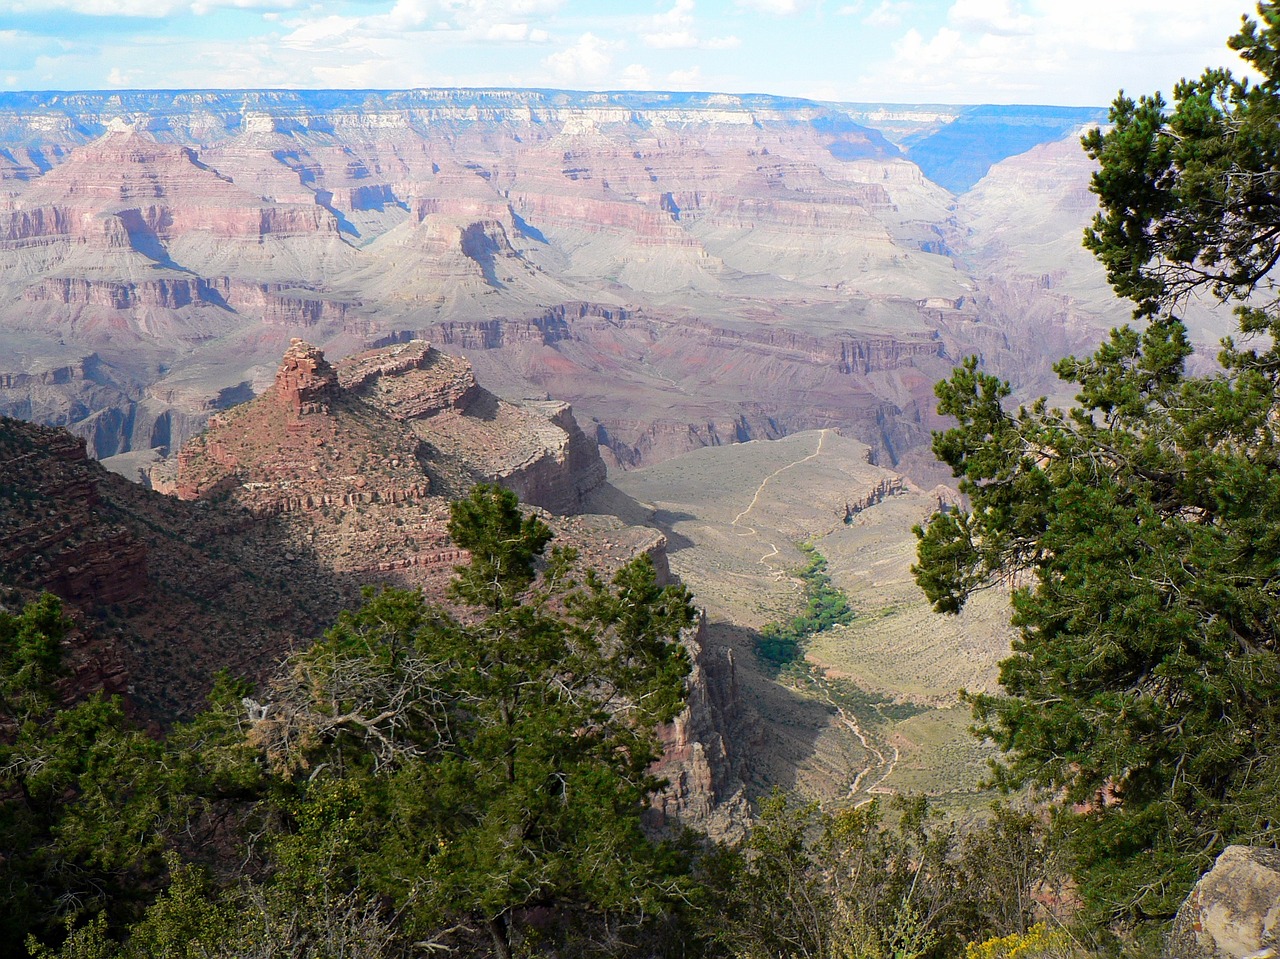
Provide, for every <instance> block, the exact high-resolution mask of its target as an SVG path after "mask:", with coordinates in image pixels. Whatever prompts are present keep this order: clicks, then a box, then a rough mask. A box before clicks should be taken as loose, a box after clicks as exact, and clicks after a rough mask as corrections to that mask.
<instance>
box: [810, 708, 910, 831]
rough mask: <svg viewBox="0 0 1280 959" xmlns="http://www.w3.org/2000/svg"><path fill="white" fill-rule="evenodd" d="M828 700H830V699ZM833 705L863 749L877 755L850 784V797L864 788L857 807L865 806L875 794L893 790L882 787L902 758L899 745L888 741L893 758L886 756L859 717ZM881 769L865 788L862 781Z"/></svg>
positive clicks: (888, 747) (841, 720) (887, 746)
mask: <svg viewBox="0 0 1280 959" xmlns="http://www.w3.org/2000/svg"><path fill="white" fill-rule="evenodd" d="M828 701H829V702H830V700H828ZM831 705H832V706H835V708H836V711H837V712H838V713H839V714H840V722H842V723H843V724H844V725H845V728H846V729H848V730H849V731H850V732H851V733H853V735H854V736H856V737H857V738H858V742H860V743H862V748H863V749H865V750H866V751H867V752H868V753H870V754H871V755H872V756H874V757H875V762H872V763H868V764H867V765H866V766H864V767H863V768H862V769H860V770H859V771H858V775H856V776H854V777H853V782H852V783H850V784H849V792H848V794H847V796H848V798H849V799H852V798H853V797H854V796H855V795H857V793H858V790H859V789H862V792H863V795H864V796H865V797H866V798H865V799H863V800H861V801H860V802H858V803H857V804H856V806H855V808H856V807H857V806H863V805H866V804H867V803H869V802H871V800H872V799H873V798H874V796H873V794H875V793H885V792H891V790H889V789H881V788H880V787H881V786H882V785H883V784H884V782H885V780H886V779H888V778H889V777H890V776H892V775H893V771H894V769H896V768H897V766H898V759H899V758H901V754H900V753H899V752H898V747H897V746H894V745H892V744H889V743H886V744H885V748H886V749H889V750H891V751H892V753H893V758H891V759H890V758H888V757H886V756H885V753H884V751H883V750H881V749H880V748H879V747H878V746H876V745H875V744H874V743H873V742H872V741H871V740H870V739H869V738H867V734H866V733H864V732H863V731H862V727H861V726H860V725H859V724H858V718H857V717H856V716H851V715H850V714H849V713H848V712H846V711H845V708H844V707H843V706H838V705H836V704H835V703H834V702H832V703H831ZM880 770H882V772H881V775H880V778H879V779H877V780H876V781H875V782H873V783H871V784H870V785H869V786H867V787H866V788H865V789H863V787H862V781H863V780H864V779H866V778H867V777H868V776H870V775H872V774H873V773H875V772H877V771H880Z"/></svg>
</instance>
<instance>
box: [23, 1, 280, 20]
mask: <svg viewBox="0 0 1280 959" xmlns="http://www.w3.org/2000/svg"><path fill="white" fill-rule="evenodd" d="M304 2H305V0H12V2H10V3H9V4H8V9H9V12H10V13H17V14H41V13H78V14H81V15H84V16H89V17H147V18H153V19H154V18H160V17H171V16H176V15H179V14H183V13H192V14H196V15H199V16H203V15H205V14H208V13H212V12H213V11H215V10H219V9H239V10H264V11H267V10H291V9H295V8H297V7H301V6H302V5H303V3H304Z"/></svg>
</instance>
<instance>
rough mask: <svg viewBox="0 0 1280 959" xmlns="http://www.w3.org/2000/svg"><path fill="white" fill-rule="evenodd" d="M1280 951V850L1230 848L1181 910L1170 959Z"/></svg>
mask: <svg viewBox="0 0 1280 959" xmlns="http://www.w3.org/2000/svg"><path fill="white" fill-rule="evenodd" d="M1277 948H1280V850H1277V849H1263V848H1258V847H1253V846H1228V847H1227V848H1226V849H1224V850H1223V851H1222V854H1221V855H1220V856H1218V859H1217V861H1216V862H1215V863H1214V864H1213V868H1212V869H1211V870H1209V872H1207V873H1205V874H1204V876H1202V877H1201V879H1200V881H1199V882H1198V883H1196V886H1195V888H1194V889H1193V890H1192V891H1191V895H1190V896H1188V897H1187V900H1186V902H1184V903H1183V904H1182V907H1181V908H1180V909H1179V910H1178V915H1177V918H1175V919H1174V923H1173V929H1172V931H1171V932H1170V933H1169V937H1168V939H1167V941H1166V942H1165V948H1164V953H1163V955H1164V957H1165V959H1246V957H1256V959H1261V957H1271V956H1274V955H1275V954H1276V950H1277Z"/></svg>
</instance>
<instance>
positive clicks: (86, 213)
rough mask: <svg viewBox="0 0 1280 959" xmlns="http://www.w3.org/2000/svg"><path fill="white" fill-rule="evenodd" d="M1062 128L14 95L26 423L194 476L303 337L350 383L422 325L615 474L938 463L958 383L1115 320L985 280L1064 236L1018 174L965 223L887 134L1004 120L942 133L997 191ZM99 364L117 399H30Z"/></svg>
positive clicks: (352, 102)
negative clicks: (1013, 142)
mask: <svg viewBox="0 0 1280 959" xmlns="http://www.w3.org/2000/svg"><path fill="white" fill-rule="evenodd" d="M1051 114H1052V115H1050V114H1047V113H1044V111H1040V112H1039V113H1037V112H1036V111H1034V110H1031V109H1030V108H1028V112H1027V116H1021V115H1012V114H1009V113H1008V111H1005V112H1000V111H996V113H994V114H993V113H991V112H990V111H988V112H987V113H981V114H980V113H977V112H974V111H973V110H968V109H966V110H960V109H954V110H947V109H944V108H936V107H935V108H929V109H926V110H918V111H911V110H903V109H897V108H895V109H894V110H887V109H885V108H880V107H867V106H863V107H858V108H855V107H852V106H849V107H838V106H832V105H821V104H816V103H810V102H806V101H799V100H784V99H778V98H772V97H765V96H723V95H713V94H631V93H609V94H574V93H563V92H560V93H554V92H553V93H547V92H535V91H512V90H420V91H411V92H391V93H381V94H369V93H367V92H362V93H359V94H356V93H346V92H341V91H329V92H317V93H303V92H286V91H265V92H264V91H239V92H207V91H202V92H199V93H182V92H179V93H177V94H165V95H164V96H159V95H156V94H152V93H147V92H126V93H119V94H113V95H111V96H110V97H108V96H107V95H103V94H59V95H57V96H54V95H42V94H4V95H0V157H3V158H5V160H4V162H3V164H0V384H4V383H9V384H10V385H8V386H4V385H0V413H9V414H12V415H18V416H23V417H27V418H31V419H35V420H38V421H40V422H44V423H49V424H56V425H65V426H68V427H69V428H71V429H72V430H73V431H75V432H76V433H77V434H78V435H81V436H84V437H85V439H86V440H87V441H88V443H89V448H90V452H91V454H92V455H95V456H98V457H102V458H110V457H112V456H115V455H118V454H123V453H126V452H130V451H140V450H147V449H151V448H160V450H161V453H172V452H175V451H176V450H178V449H179V448H180V447H181V446H182V444H183V443H185V442H186V441H187V440H188V439H189V438H190V437H191V436H192V435H194V433H195V432H197V431H198V430H199V428H200V427H201V426H202V425H203V424H204V422H205V421H206V420H207V419H208V418H209V417H210V416H212V415H213V414H215V413H217V412H219V411H220V410H223V409H225V408H226V407H227V406H229V405H230V403H231V402H232V401H233V400H234V401H239V400H241V399H244V398H246V396H247V395H249V394H254V393H257V392H260V391H262V390H264V389H267V388H268V387H269V386H270V385H271V379H270V376H271V370H272V369H273V368H274V365H275V363H276V361H277V360H278V359H279V356H280V354H281V353H282V352H283V351H284V350H285V349H286V348H287V346H288V343H289V340H290V339H291V338H292V337H294V336H305V337H306V339H307V340H308V342H311V343H314V344H316V345H317V346H318V347H320V348H322V349H324V350H325V352H326V354H327V355H328V356H329V357H330V359H331V360H336V359H337V358H340V357H342V356H344V355H346V354H348V353H353V352H359V351H361V350H364V349H367V348H368V347H370V346H372V345H374V344H376V343H380V342H390V341H392V340H396V339H403V338H404V337H403V334H404V332H405V331H412V334H413V335H416V336H419V337H421V338H424V339H428V340H430V341H431V342H433V343H434V344H436V345H437V347H439V348H440V349H442V350H445V351H447V352H452V353H465V354H467V355H468V356H469V358H470V360H471V362H472V363H473V365H474V367H475V369H476V370H477V372H478V373H479V375H480V376H481V377H482V379H484V381H485V382H486V383H488V384H489V386H490V387H491V388H492V389H494V390H496V391H497V392H499V393H500V394H502V395H513V396H538V395H541V396H548V397H550V398H553V399H555V400H557V401H560V402H571V403H572V404H573V405H574V408H575V409H576V410H577V411H578V415H579V418H580V420H581V422H583V423H584V424H586V423H590V424H591V425H590V427H589V428H588V429H587V441H588V442H596V443H599V444H600V445H601V446H602V447H603V448H604V453H605V456H606V458H607V460H608V461H609V462H610V464H611V465H613V466H616V467H621V468H630V467H632V466H636V465H640V464H643V463H646V462H653V461H655V460H659V459H662V458H664V457H668V456H671V455H675V454H677V453H681V452H684V451H687V450H689V449H692V448H696V447H698V446H704V445H715V444H721V443H732V442H739V441H742V440H746V439H753V438H774V437H778V436H782V435H786V434H788V433H792V432H795V431H798V430H803V429H813V428H827V427H841V428H844V429H846V430H848V431H849V432H850V433H851V434H852V435H857V436H858V437H859V438H861V439H862V440H864V441H865V442H867V443H868V444H869V445H870V446H871V447H872V448H873V451H874V455H875V456H876V457H877V458H878V459H879V460H880V461H882V462H885V463H897V462H904V463H907V464H908V465H912V464H914V463H915V460H913V459H912V457H913V456H916V457H917V458H920V456H922V455H923V454H921V453H920V451H921V450H922V449H923V448H924V447H926V446H927V443H928V438H929V432H930V429H931V427H933V426H934V425H936V424H934V423H933V422H931V421H930V417H931V413H930V411H931V410H932V407H933V403H934V400H933V396H932V392H931V390H932V383H933V382H934V381H935V380H936V379H937V378H939V377H940V376H942V375H944V374H945V373H946V372H947V371H948V370H949V369H950V368H951V367H952V366H953V365H954V364H955V363H956V362H957V361H958V360H959V358H961V357H962V356H965V355H968V354H970V353H981V354H982V355H983V357H984V360H985V362H986V364H987V367H988V369H990V370H991V371H993V372H996V373H998V374H1000V375H1004V376H1008V377H1009V378H1011V379H1012V380H1013V381H1014V383H1015V385H1016V386H1018V387H1019V388H1021V389H1023V390H1025V391H1028V392H1034V391H1036V390H1038V389H1041V388H1042V387H1043V385H1044V384H1046V383H1048V384H1052V382H1053V377H1052V373H1051V371H1050V361H1051V360H1052V359H1053V358H1056V356H1057V355H1059V354H1061V353H1064V352H1070V351H1072V350H1078V349H1080V348H1082V347H1084V346H1086V345H1088V344H1089V343H1091V342H1092V341H1093V340H1094V339H1096V337H1097V335H1098V333H1099V332H1100V330H1101V329H1105V327H1107V326H1109V325H1111V320H1112V319H1113V316H1112V313H1111V307H1110V306H1109V305H1108V303H1107V302H1104V301H1103V299H1102V298H1101V297H1098V296H1095V295H1091V294H1090V293H1089V289H1088V288H1087V286H1088V284H1085V286H1083V287H1082V286H1081V284H1079V283H1076V282H1075V281H1074V279H1073V278H1071V277H1067V278H1066V279H1064V278H1062V277H1057V278H1056V279H1055V278H1054V277H1051V278H1050V279H1051V282H1050V285H1049V286H1045V285H1043V284H1041V283H1040V282H1039V280H1040V277H1041V276H1042V275H1047V274H1048V273H1050V272H1053V271H1047V270H1046V269H1045V268H1044V267H1043V266H1042V264H1040V263H1039V262H1037V263H1035V264H1034V267H1035V269H1034V271H1033V272H1032V275H1031V278H1030V279H1025V280H1024V277H1023V274H1024V273H1027V272H1028V271H1027V270H1024V269H1023V268H1022V267H1021V266H1020V265H1019V264H1018V263H1017V262H1012V263H1007V262H1002V263H1001V264H1000V267H999V269H998V271H992V270H990V269H988V264H989V263H992V262H994V261H993V260H992V257H993V256H994V255H995V254H994V253H992V252H991V251H992V249H993V248H994V246H995V245H998V243H999V242H1000V241H1001V238H1000V237H999V236H994V237H993V236H992V231H991V230H990V229H988V228H987V227H988V221H989V219H990V216H989V213H990V210H991V209H997V210H998V211H1001V215H1002V216H1004V217H1005V218H1006V219H1008V218H1009V217H1010V216H1012V217H1014V218H1015V219H1021V220H1025V221H1026V222H1028V223H1032V224H1034V225H1035V227H1036V228H1037V229H1041V228H1043V222H1042V220H1041V218H1038V217H1028V216H1026V213H1025V204H1024V206H1023V207H1019V208H1017V209H1015V210H1014V212H1013V213H1011V214H1010V213H1009V212H1008V211H1007V210H1006V209H1005V207H1004V206H1001V204H1002V203H1005V199H1002V198H1001V197H999V196H995V193H997V192H998V191H993V190H991V189H990V187H991V185H992V184H991V183H988V184H987V186H986V187H985V188H984V189H983V190H981V191H977V194H976V198H975V202H970V203H964V204H961V205H959V206H957V205H956V204H955V203H954V202H953V201H954V199H955V198H954V197H952V196H951V195H950V194H949V193H947V192H946V191H945V190H944V189H942V188H941V187H939V186H937V185H936V184H935V183H931V182H930V181H929V180H928V179H927V178H926V177H925V176H924V175H923V174H922V173H921V170H920V169H919V168H918V167H916V166H915V165H913V164H912V163H911V162H910V160H909V159H907V158H904V156H903V152H902V150H900V149H899V148H898V147H895V146H894V145H893V144H891V143H890V142H889V141H888V140H887V139H885V137H884V136H883V135H882V134H881V133H878V132H876V130H875V129H873V128H872V127H871V126H869V125H868V124H880V125H881V126H882V127H883V129H885V130H888V131H890V132H892V133H893V134H894V135H895V136H897V135H902V134H907V133H909V134H910V135H911V136H912V137H914V138H915V139H916V140H918V141H919V142H921V143H924V142H925V141H927V140H930V139H931V138H932V137H933V136H934V135H935V134H936V135H937V136H942V137H943V139H944V140H945V139H946V138H945V132H946V130H947V129H952V132H955V131H956V130H960V129H962V128H963V129H980V130H981V131H982V138H981V142H977V141H974V142H970V141H968V140H965V139H963V138H960V139H956V138H955V137H952V139H951V140H949V141H947V142H951V143H953V144H959V145H960V146H959V147H958V148H963V149H964V150H967V151H968V153H969V154H972V156H969V157H968V159H964V162H963V163H962V164H961V165H962V166H963V167H964V169H966V170H968V171H970V172H971V173H972V172H978V171H985V170H986V169H987V168H988V167H989V166H990V163H991V161H992V160H994V159H998V158H1000V157H1002V156H1004V155H1005V154H1004V153H1003V152H1002V150H1004V147H1003V146H1002V145H1001V144H1002V143H1004V142H1005V141H1006V140H1007V137H1004V135H1003V134H1002V133H1001V132H1000V131H1004V133H1009V134H1010V135H1012V134H1015V133H1016V134H1017V135H1019V136H1022V135H1029V137H1030V141H1028V142H1027V143H1026V144H1025V146H1032V145H1034V142H1042V141H1044V140H1052V139H1054V138H1055V137H1057V136H1058V135H1059V134H1060V133H1062V132H1063V124H1064V123H1067V122H1068V121H1071V122H1073V123H1075V122H1080V121H1081V120H1083V119H1085V118H1086V117H1087V116H1088V115H1089V114H1088V113H1087V111H1086V112H1081V111H1070V110H1067V111H1061V110H1059V111H1056V112H1051ZM951 121H954V122H955V123H958V124H960V125H961V126H959V127H954V128H949V127H948V124H949V123H950V122H951ZM1024 121H1025V122H1024ZM1002 137H1003V139H1002ZM1032 141H1034V142H1032ZM927 152H928V151H927V150H926V151H924V153H922V154H921V156H924V155H925V154H926V153H927ZM935 152H936V151H935ZM1077 152H1078V151H1077ZM944 165H945V164H944ZM934 166H935V167H937V168H938V169H941V167H940V166H937V164H934ZM931 168H934V167H931ZM1044 169H1045V170H1046V171H1047V175H1048V176H1049V177H1050V179H1051V180H1052V181H1053V182H1052V183H1050V185H1049V187H1048V188H1047V191H1046V190H1042V191H1041V194H1038V195H1044V194H1045V193H1046V192H1052V190H1053V189H1055V185H1056V184H1057V182H1058V180H1062V181H1063V182H1065V183H1067V184H1068V185H1067V187H1066V188H1065V192H1066V193H1067V194H1069V195H1072V196H1076V195H1077V194H1080V193H1081V191H1084V187H1085V184H1087V176H1088V169H1087V166H1082V165H1079V164H1076V165H1072V164H1070V163H1057V164H1051V165H1049V166H1046V167H1044ZM1054 178H1057V179H1054ZM997 179H998V178H997ZM949 182H950V181H949ZM992 182H994V181H992ZM1083 195H1084V196H1085V197H1086V200H1087V196H1088V195H1087V193H1084V194H1083ZM1007 196H1008V195H1007V194H1006V195H1005V197H1006V198H1007ZM1017 199H1018V197H1017V195H1014V201H1015V205H1016V202H1017ZM1077 199H1078V196H1077ZM993 204H994V207H993ZM1077 205H1078V204H1077ZM1085 206H1087V203H1086V204H1085ZM1018 210H1022V211H1023V212H1022V213H1019V212H1018ZM1084 219H1087V210H1083V209H1082V210H1076V209H1074V208H1072V209H1065V208H1064V216H1063V217H1057V216H1055V217H1054V218H1053V220H1052V221H1051V223H1050V225H1049V230H1048V232H1050V233H1052V234H1053V237H1054V238H1057V239H1061V238H1062V237H1066V238H1067V241H1069V243H1070V244H1074V245H1076V246H1078V244H1079V233H1080V226H1081V225H1082V223H1083V220H1084ZM1077 221H1079V222H1077ZM975 229H976V230H977V232H976V234H974V236H972V237H971V236H970V234H971V233H973V232H974V230H975ZM1014 259H1015V260H1016V257H1014ZM1055 275H1056V274H1055ZM1067 280H1070V281H1071V282H1067ZM1089 282H1091V283H1092V284H1093V286H1094V287H1096V288H1098V289H1101V290H1104V291H1105V289H1106V287H1105V284H1103V283H1102V281H1101V276H1100V274H1099V275H1096V276H1093V277H1092V278H1091V279H1090V280H1089ZM1064 284H1065V285H1064ZM1082 298H1085V300H1086V301H1085V302H1083V305H1082ZM1114 314H1115V317H1118V318H1121V319H1122V318H1123V317H1124V315H1125V311H1124V310H1123V309H1120V310H1118V311H1114ZM481 350H483V351H484V353H485V354H487V355H485V356H479V355H477V353H478V351H481ZM69 354H73V355H69ZM90 356H93V357H95V358H96V359H95V361H94V364H93V370H92V375H89V376H84V377H72V378H70V379H65V380H62V381H59V382H56V383H46V384H42V385H40V386H39V388H38V390H36V391H35V393H33V387H32V386H31V384H32V382H33V378H39V377H40V376H41V375H42V374H43V373H44V371H46V370H48V369H51V368H55V367H56V368H61V367H65V366H67V365H74V364H75V363H77V362H79V361H80V360H81V359H82V358H86V357H90ZM121 468H122V469H125V470H127V471H129V472H132V471H133V470H135V469H136V466H135V465H134V463H133V461H132V460H129V461H122V465H121ZM920 475H921V476H922V475H924V474H920ZM917 478H920V476H917ZM531 482H534V483H535V485H536V483H537V481H536V480H531ZM513 483H514V480H513Z"/></svg>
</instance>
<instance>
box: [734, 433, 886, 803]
mask: <svg viewBox="0 0 1280 959" xmlns="http://www.w3.org/2000/svg"><path fill="white" fill-rule="evenodd" d="M828 432H830V431H829V430H825V429H824V430H820V431H819V432H818V447H817V449H815V450H814V451H813V452H812V453H810V454H808V455H807V456H802V457H800V458H799V459H797V460H795V461H794V462H791V463H788V464H787V465H786V466H781V467H779V468H778V469H776V470H774V471H773V472H772V473H770V474H769V475H768V476H766V477H765V478H764V479H762V480H761V481H760V485H759V486H757V487H756V491H755V495H753V496H752V497H751V502H750V503H748V504H747V508H746V509H744V510H743V511H742V512H741V513H739V514H738V515H737V516H735V517H734V518H733V521H732V522H731V523H730V524H729V526H730V527H731V528H732V529H733V531H734V533H735V534H736V535H738V536H759V535H760V531H759V530H758V529H757V528H756V527H754V526H747V525H745V524H743V523H742V519H743V517H745V516H746V515H747V514H748V513H750V512H751V511H752V510H753V509H755V508H756V505H757V504H758V503H759V502H760V496H761V494H762V493H764V489H765V487H766V486H768V485H769V483H770V482H771V481H772V480H774V479H777V477H779V476H781V475H782V474H783V473H785V472H786V471H787V470H789V469H791V468H793V467H796V466H799V465H800V464H802V463H807V462H809V461H810V460H812V459H816V458H817V457H818V456H820V455H821V454H822V447H823V444H824V443H826V440H827V433H828ZM778 554H779V550H778V545H777V543H772V542H771V543H769V552H767V553H765V554H764V555H763V556H761V557H760V559H759V560H757V562H759V563H761V564H763V565H765V566H768V567H769V568H770V569H773V564H772V563H770V562H769V560H771V559H773V557H775V556H777V555H778ZM814 678H815V680H816V681H817V683H818V685H819V688H820V689H821V690H822V693H823V696H824V697H825V698H826V701H827V704H828V705H829V706H831V707H832V708H833V709H835V710H836V712H837V713H838V714H839V715H840V723H841V725H843V726H844V727H845V728H846V729H848V730H849V732H851V733H853V735H854V736H855V737H856V738H857V740H858V742H859V743H861V744H862V748H863V749H864V750H865V751H866V752H867V754H868V756H869V757H870V758H871V759H872V761H871V762H869V763H868V764H867V765H866V766H865V767H863V768H862V769H860V770H859V771H858V773H857V775H856V776H854V778H853V782H852V783H850V784H849V792H848V794H847V795H848V797H849V798H850V799H852V798H853V797H854V796H856V795H858V793H859V792H861V794H862V795H863V796H864V797H866V798H864V799H862V800H860V801H859V802H858V803H857V805H858V806H862V805H865V804H866V803H869V802H871V800H872V799H873V798H874V794H877V793H886V792H892V790H891V789H887V788H883V786H884V782H885V780H887V779H888V778H889V777H890V776H892V775H893V771H894V769H896V768H897V765H898V759H899V758H900V755H899V752H898V747H897V746H894V745H892V744H891V743H882V744H881V745H883V747H884V748H883V749H881V748H880V746H879V745H876V742H875V741H874V740H873V739H872V738H871V737H870V736H868V734H867V733H866V732H864V731H863V729H862V726H861V724H859V722H858V717H857V716H855V715H853V714H852V713H851V712H849V711H848V710H846V709H845V708H844V707H843V706H841V705H839V704H838V703H837V702H836V701H835V699H834V697H833V696H832V695H831V690H830V688H829V687H828V686H827V684H826V680H825V679H824V678H822V676H821V675H815V677H814ZM886 750H888V751H889V753H891V755H888V754H886ZM877 773H878V774H879V775H878V778H876V780H875V782H873V783H871V784H870V785H867V786H865V787H864V786H863V782H864V781H865V780H866V779H867V778H868V777H871V776H876V775H877Z"/></svg>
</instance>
